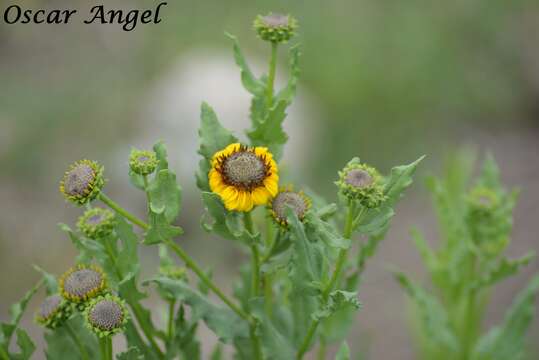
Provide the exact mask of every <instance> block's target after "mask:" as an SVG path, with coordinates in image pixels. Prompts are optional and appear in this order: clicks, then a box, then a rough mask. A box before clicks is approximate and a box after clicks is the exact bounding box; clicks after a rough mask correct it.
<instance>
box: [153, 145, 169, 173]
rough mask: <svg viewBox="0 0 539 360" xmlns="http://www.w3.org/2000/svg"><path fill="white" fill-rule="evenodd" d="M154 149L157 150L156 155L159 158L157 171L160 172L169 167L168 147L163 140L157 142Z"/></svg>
mask: <svg viewBox="0 0 539 360" xmlns="http://www.w3.org/2000/svg"><path fill="white" fill-rule="evenodd" d="M153 151H154V152H155V156H156V157H157V160H159V164H158V165H157V168H156V169H155V172H156V173H159V172H160V171H161V170H166V169H168V160H167V147H166V145H165V143H164V142H163V141H159V142H157V143H156V144H155V145H154V146H153Z"/></svg>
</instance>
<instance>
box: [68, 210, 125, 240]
mask: <svg viewBox="0 0 539 360" xmlns="http://www.w3.org/2000/svg"><path fill="white" fill-rule="evenodd" d="M114 225H116V218H115V216H114V213H113V212H112V211H110V210H108V209H103V208H93V209H89V210H86V212H85V213H84V214H83V215H82V216H81V217H80V218H79V221H78V222H77V227H78V228H79V231H80V232H82V233H83V234H84V235H86V236H87V237H89V238H90V239H94V240H96V239H99V238H103V237H106V236H108V235H110V234H111V233H112V231H113V229H114Z"/></svg>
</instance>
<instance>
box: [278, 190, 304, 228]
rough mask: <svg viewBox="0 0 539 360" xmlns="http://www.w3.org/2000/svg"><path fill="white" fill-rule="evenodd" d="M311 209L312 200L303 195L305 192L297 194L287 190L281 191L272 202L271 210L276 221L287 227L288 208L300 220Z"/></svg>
mask: <svg viewBox="0 0 539 360" xmlns="http://www.w3.org/2000/svg"><path fill="white" fill-rule="evenodd" d="M310 207H311V200H310V199H309V198H308V197H307V196H306V195H305V194H304V193H303V191H299V192H295V191H293V190H292V188H285V189H281V190H279V193H278V194H277V196H275V197H274V198H273V200H272V201H271V205H270V207H269V208H270V212H271V215H272V216H273V218H274V219H275V221H277V222H278V223H279V224H281V225H283V226H286V225H287V221H286V218H287V211H288V208H291V209H292V211H293V212H294V214H296V216H297V217H298V219H300V220H303V219H304V218H305V214H306V213H307V210H309V208H310Z"/></svg>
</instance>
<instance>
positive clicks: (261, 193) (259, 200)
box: [251, 187, 271, 205]
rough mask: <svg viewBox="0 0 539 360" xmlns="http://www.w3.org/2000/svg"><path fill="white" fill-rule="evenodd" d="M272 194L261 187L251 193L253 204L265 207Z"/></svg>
mask: <svg viewBox="0 0 539 360" xmlns="http://www.w3.org/2000/svg"><path fill="white" fill-rule="evenodd" d="M270 196H271V195H270V193H269V192H268V190H266V188H263V187H259V188H256V189H254V190H253V192H252V193H251V197H252V199H253V203H254V204H255V205H265V204H267V202H268V199H269V198H270Z"/></svg>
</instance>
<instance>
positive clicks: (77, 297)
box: [59, 265, 107, 303]
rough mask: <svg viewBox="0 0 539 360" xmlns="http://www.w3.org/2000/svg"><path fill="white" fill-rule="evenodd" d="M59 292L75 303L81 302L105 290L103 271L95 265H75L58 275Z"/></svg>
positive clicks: (105, 283) (105, 282)
mask: <svg viewBox="0 0 539 360" xmlns="http://www.w3.org/2000/svg"><path fill="white" fill-rule="evenodd" d="M59 283H60V293H61V294H62V296H63V297H64V298H65V299H67V300H70V301H72V302H75V303H82V302H84V301H86V300H88V299H91V298H94V297H96V296H98V295H100V294H102V293H104V292H106V290H107V281H106V277H105V274H104V273H103V271H102V270H101V269H100V268H98V267H97V266H89V267H88V266H85V265H77V266H76V267H74V268H71V269H69V270H68V271H67V272H66V273H64V274H63V275H62V276H61V277H60V282H59Z"/></svg>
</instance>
